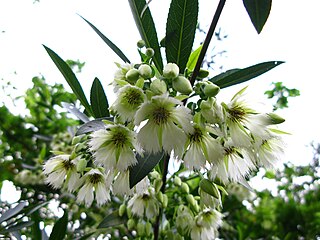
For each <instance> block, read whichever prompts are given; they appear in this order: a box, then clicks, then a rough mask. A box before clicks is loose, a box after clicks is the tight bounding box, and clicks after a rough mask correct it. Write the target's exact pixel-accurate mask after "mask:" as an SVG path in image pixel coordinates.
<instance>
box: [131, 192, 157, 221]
mask: <svg viewBox="0 0 320 240" xmlns="http://www.w3.org/2000/svg"><path fill="white" fill-rule="evenodd" d="M128 207H129V208H131V211H132V213H133V214H135V215H137V216H139V217H143V216H144V215H145V216H146V217H147V218H148V219H151V218H153V217H155V216H158V214H159V207H160V203H159V202H158V200H157V199H156V197H155V195H154V192H153V191H151V190H150V191H146V192H144V193H143V194H135V195H134V196H133V197H132V198H131V199H130V200H129V202H128Z"/></svg>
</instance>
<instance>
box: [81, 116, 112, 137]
mask: <svg viewBox="0 0 320 240" xmlns="http://www.w3.org/2000/svg"><path fill="white" fill-rule="evenodd" d="M110 120H112V118H110ZM105 128H106V125H105V124H104V123H103V122H102V121H101V119H95V120H92V121H90V122H87V123H85V124H83V125H81V127H80V128H79V129H78V131H77V132H76V136H78V135H82V134H85V133H89V132H93V131H97V130H100V129H105Z"/></svg>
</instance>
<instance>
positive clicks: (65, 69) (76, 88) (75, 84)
mask: <svg viewBox="0 0 320 240" xmlns="http://www.w3.org/2000/svg"><path fill="white" fill-rule="evenodd" d="M43 46H44V48H45V49H46V51H47V53H48V54H49V56H50V58H51V59H52V61H53V62H54V64H55V65H56V66H57V68H58V69H59V70H60V72H61V73H62V75H63V77H64V78H65V79H66V81H67V82H68V84H69V86H70V87H71V89H72V91H73V93H74V94H75V95H76V96H77V98H78V99H79V100H80V102H81V104H82V105H83V106H84V107H85V109H86V110H87V111H88V113H89V114H90V115H93V114H92V110H91V107H90V105H89V103H88V100H87V98H86V96H85V95H84V92H83V89H82V87H81V85H80V83H79V81H78V79H77V77H76V75H75V74H74V73H73V71H72V70H71V68H70V67H69V66H68V64H67V63H66V62H65V61H64V60H63V59H62V58H60V57H59V55H58V54H56V53H55V52H54V51H52V50H51V49H50V48H48V47H46V46H45V45H43Z"/></svg>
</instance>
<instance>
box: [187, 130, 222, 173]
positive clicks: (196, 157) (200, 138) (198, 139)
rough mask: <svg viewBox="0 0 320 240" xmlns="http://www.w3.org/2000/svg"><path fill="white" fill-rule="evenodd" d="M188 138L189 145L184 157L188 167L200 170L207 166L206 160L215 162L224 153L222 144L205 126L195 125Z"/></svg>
mask: <svg viewBox="0 0 320 240" xmlns="http://www.w3.org/2000/svg"><path fill="white" fill-rule="evenodd" d="M188 138H189V146H188V149H187V150H186V153H185V156H184V157H183V160H184V164H185V166H186V167H187V168H189V169H191V170H192V169H198V170H199V169H201V168H204V167H205V164H206V160H208V161H209V162H215V161H217V160H218V159H219V158H221V156H222V154H223V149H222V147H221V145H220V144H219V143H218V142H217V140H216V139H214V138H213V137H211V136H210V135H209V134H208V133H207V132H206V129H205V128H200V127H199V126H194V131H193V133H191V134H189V135H188Z"/></svg>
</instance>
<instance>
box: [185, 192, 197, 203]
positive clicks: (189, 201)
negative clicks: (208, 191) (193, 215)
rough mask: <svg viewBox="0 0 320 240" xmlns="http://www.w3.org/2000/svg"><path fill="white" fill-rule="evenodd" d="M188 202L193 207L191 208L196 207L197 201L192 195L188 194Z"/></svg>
mask: <svg viewBox="0 0 320 240" xmlns="http://www.w3.org/2000/svg"><path fill="white" fill-rule="evenodd" d="M186 199H187V202H188V203H189V204H190V205H191V206H195V204H196V200H195V199H194V197H193V195H192V194H188V195H187V197H186Z"/></svg>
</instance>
